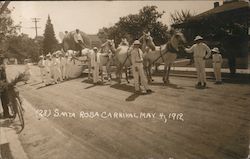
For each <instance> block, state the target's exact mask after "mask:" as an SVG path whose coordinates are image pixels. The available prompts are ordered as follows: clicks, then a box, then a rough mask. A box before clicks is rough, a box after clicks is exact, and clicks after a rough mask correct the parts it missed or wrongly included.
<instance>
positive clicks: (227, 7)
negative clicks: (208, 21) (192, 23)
mask: <svg viewBox="0 0 250 159" xmlns="http://www.w3.org/2000/svg"><path fill="white" fill-rule="evenodd" d="M249 7H250V4H249V3H248V2H245V1H236V2H230V3H225V4H223V5H221V6H218V7H215V8H213V9H210V10H208V11H206V12H203V13H201V14H198V15H196V16H194V17H192V18H190V20H191V19H193V20H194V19H199V18H203V17H206V16H209V15H213V14H219V13H224V12H228V11H232V10H238V9H242V8H249Z"/></svg>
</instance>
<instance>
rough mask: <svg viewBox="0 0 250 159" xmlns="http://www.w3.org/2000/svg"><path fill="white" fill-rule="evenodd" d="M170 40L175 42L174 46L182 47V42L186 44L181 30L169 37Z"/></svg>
mask: <svg viewBox="0 0 250 159" xmlns="http://www.w3.org/2000/svg"><path fill="white" fill-rule="evenodd" d="M171 41H172V42H173V43H176V46H179V47H184V44H186V38H185V36H184V35H183V33H181V32H175V33H174V35H173V36H172V38H171Z"/></svg>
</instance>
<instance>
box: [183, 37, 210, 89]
mask: <svg viewBox="0 0 250 159" xmlns="http://www.w3.org/2000/svg"><path fill="white" fill-rule="evenodd" d="M194 41H195V44H194V45H193V46H192V47H191V48H189V49H188V48H185V51H186V52H187V53H193V54H194V64H195V67H196V71H197V79H198V83H197V85H196V87H197V88H206V72H205V59H207V58H209V57H210V55H211V50H210V48H209V47H208V46H207V45H206V44H205V43H203V38H202V37H201V36H196V37H195V39H194Z"/></svg>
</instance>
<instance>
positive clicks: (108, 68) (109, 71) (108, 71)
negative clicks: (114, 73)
mask: <svg viewBox="0 0 250 159" xmlns="http://www.w3.org/2000/svg"><path fill="white" fill-rule="evenodd" d="M106 70H107V76H108V81H111V67H110V62H108V63H107V65H106Z"/></svg>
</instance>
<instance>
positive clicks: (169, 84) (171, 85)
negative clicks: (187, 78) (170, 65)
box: [150, 83, 185, 89]
mask: <svg viewBox="0 0 250 159" xmlns="http://www.w3.org/2000/svg"><path fill="white" fill-rule="evenodd" d="M150 85H151V86H166V87H169V88H173V89H185V88H183V87H181V86H178V85H177V84H173V83H168V84H163V83H150Z"/></svg>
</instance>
